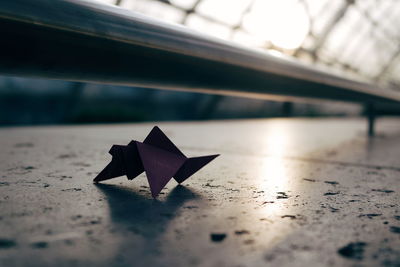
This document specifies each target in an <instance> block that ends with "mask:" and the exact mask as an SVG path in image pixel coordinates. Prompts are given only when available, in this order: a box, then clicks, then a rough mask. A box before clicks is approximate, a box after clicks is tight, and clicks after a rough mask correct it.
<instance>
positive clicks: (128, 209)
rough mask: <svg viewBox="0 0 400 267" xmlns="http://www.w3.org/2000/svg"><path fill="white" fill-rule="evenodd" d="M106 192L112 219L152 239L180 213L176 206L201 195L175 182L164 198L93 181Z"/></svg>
mask: <svg viewBox="0 0 400 267" xmlns="http://www.w3.org/2000/svg"><path fill="white" fill-rule="evenodd" d="M96 186H97V188H98V189H99V190H100V191H101V192H102V193H103V194H104V195H105V196H106V199H107V201H108V205H109V208H110V218H111V221H112V223H114V224H117V225H118V226H120V227H125V229H126V230H128V231H130V232H134V233H135V234H138V235H141V236H143V237H145V238H147V239H155V238H157V237H158V235H160V234H162V233H163V232H164V231H165V228H166V226H167V224H168V223H169V222H170V221H171V220H172V219H174V218H175V217H176V216H177V215H179V209H180V208H181V207H182V206H183V205H184V204H185V202H187V201H189V200H194V199H198V198H200V196H199V195H198V194H196V193H194V192H193V191H192V190H190V189H188V188H186V187H184V186H181V185H178V186H176V187H175V188H174V189H173V190H172V191H171V192H170V194H169V195H168V197H167V199H166V200H165V201H159V200H155V199H150V198H148V197H146V196H143V195H140V194H138V193H137V192H135V191H132V190H130V189H129V188H126V187H121V186H117V185H107V184H96Z"/></svg>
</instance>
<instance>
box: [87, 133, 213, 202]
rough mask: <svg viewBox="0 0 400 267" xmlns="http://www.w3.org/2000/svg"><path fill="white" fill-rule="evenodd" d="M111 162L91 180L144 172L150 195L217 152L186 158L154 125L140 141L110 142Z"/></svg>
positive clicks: (183, 178) (184, 176) (180, 178)
mask: <svg viewBox="0 0 400 267" xmlns="http://www.w3.org/2000/svg"><path fill="white" fill-rule="evenodd" d="M109 153H110V154H111V155H112V160H111V162H110V163H109V164H108V165H107V166H106V167H105V168H104V169H103V170H102V171H101V172H100V173H99V174H98V175H97V176H96V178H94V182H95V183H98V182H100V181H104V180H108V179H112V178H115V177H119V176H123V175H126V176H127V177H128V179H129V180H132V179H133V178H135V177H137V176H138V175H139V174H141V173H142V172H146V176H147V180H148V182H149V185H150V190H151V195H152V196H153V197H156V196H157V195H158V194H159V193H160V191H161V190H162V189H163V188H164V186H165V185H166V184H167V183H168V182H169V181H170V180H171V179H172V178H174V179H175V180H176V181H177V182H178V183H182V182H183V181H185V180H186V179H187V178H189V177H190V176H192V175H193V174H194V173H195V172H197V171H198V170H200V169H201V168H202V167H204V166H205V165H207V164H208V163H209V162H210V161H212V160H213V159H215V158H216V157H218V156H219V155H210V156H202V157H194V158H187V157H186V156H185V155H184V154H183V153H182V152H181V151H180V150H179V149H178V148H177V147H176V146H175V145H174V143H172V142H171V140H169V139H168V137H167V136H166V135H165V134H164V133H163V132H162V131H161V130H160V128H158V127H157V126H155V127H154V128H153V129H152V130H151V132H150V133H149V135H148V136H147V137H146V139H145V140H144V141H143V142H139V141H131V142H130V143H129V144H128V145H126V146H124V145H113V146H112V147H111V149H110V151H109Z"/></svg>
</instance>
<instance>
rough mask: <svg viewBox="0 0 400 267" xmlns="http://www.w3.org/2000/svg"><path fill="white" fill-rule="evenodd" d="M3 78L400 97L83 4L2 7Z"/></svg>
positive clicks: (47, 0) (287, 96)
mask: <svg viewBox="0 0 400 267" xmlns="http://www.w3.org/2000/svg"><path fill="white" fill-rule="evenodd" d="M0 36H1V42H0V59H1V60H0V73H1V74H5V75H14V76H27V77H43V78H51V79H63V80H72V81H86V82H100V83H110V84H120V85H134V86H140V87H150V88H160V89H170V90H184V91H195V92H204V93H213V94H222V95H236V96H243V97H252V98H262V99H272V100H282V101H288V100H289V101H297V100H304V99H307V100H308V99H314V100H338V101H347V102H356V103H361V104H367V105H368V106H369V111H370V112H369V114H370V116H369V119H370V120H369V121H370V123H369V125H370V128H369V133H370V134H371V135H372V134H373V118H374V117H375V116H374V112H373V105H374V104H376V103H382V102H387V103H400V94H398V93H395V92H393V91H390V90H387V89H384V88H379V87H377V86H376V85H374V84H369V83H365V82H361V81H355V80H350V79H346V78H343V77H339V76H336V75H332V74H330V73H327V72H323V71H320V70H317V69H314V68H311V67H308V66H306V65H303V64H300V63H297V62H295V61H291V60H286V59H282V58H277V57H274V56H271V55H269V54H267V53H265V52H263V51H259V50H253V49H248V48H245V47H241V46H238V45H236V44H233V43H230V42H225V41H222V40H219V39H216V38H212V37H209V36H206V35H203V34H199V33H195V32H193V31H190V30H188V29H187V28H185V27H182V26H178V25H170V24H166V23H162V22H160V21H157V20H155V19H151V18H148V17H144V16H141V15H139V14H135V13H132V12H129V11H126V10H124V9H121V8H118V7H114V6H109V5H104V4H99V3H95V2H91V1H78V0H57V1H55V0H35V1H31V0H14V1H2V2H0Z"/></svg>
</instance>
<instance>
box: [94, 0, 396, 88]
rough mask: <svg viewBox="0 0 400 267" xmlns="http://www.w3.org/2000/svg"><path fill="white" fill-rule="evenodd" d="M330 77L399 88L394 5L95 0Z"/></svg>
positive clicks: (376, 0) (390, 1)
mask: <svg viewBox="0 0 400 267" xmlns="http://www.w3.org/2000/svg"><path fill="white" fill-rule="evenodd" d="M99 1H101V2H105V3H109V4H118V5H120V6H121V7H123V8H126V9H129V10H132V11H135V12H140V13H142V14H146V15H149V16H152V17H155V18H157V19H161V20H164V21H167V22H174V23H181V24H184V25H186V26H188V27H190V28H192V29H194V30H196V31H200V32H204V33H206V34H210V35H213V36H216V37H218V38H222V39H226V40H232V41H234V42H238V43H240V44H243V45H246V46H250V47H258V48H263V49H266V50H268V51H271V52H274V53H276V52H279V53H283V54H286V55H289V56H292V57H296V58H298V60H301V61H304V62H306V63H309V64H314V65H316V66H324V67H328V68H330V71H331V72H333V73H341V74H345V75H351V76H353V77H358V78H361V79H366V80H370V81H374V82H379V83H382V84H384V85H389V86H391V87H396V86H398V84H400V82H399V81H400V66H399V64H400V29H399V28H400V1H397V0H335V1H332V0H99Z"/></svg>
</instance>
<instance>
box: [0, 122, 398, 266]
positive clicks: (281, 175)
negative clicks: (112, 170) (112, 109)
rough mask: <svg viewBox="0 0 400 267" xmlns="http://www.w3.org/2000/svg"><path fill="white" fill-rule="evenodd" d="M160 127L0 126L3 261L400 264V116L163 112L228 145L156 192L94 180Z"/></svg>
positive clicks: (183, 143) (206, 150) (176, 136)
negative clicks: (372, 119) (121, 150)
mask: <svg viewBox="0 0 400 267" xmlns="http://www.w3.org/2000/svg"><path fill="white" fill-rule="evenodd" d="M154 125H155V124H150V123H147V124H125V125H92V126H61V127H21V128H2V129H0V144H1V150H0V170H1V173H0V207H1V209H0V229H1V231H0V266H55V265H57V266H400V204H399V203H400V202H399V200H400V193H399V192H400V119H381V120H379V121H378V125H377V129H378V134H377V136H376V137H375V138H374V139H371V140H368V139H367V138H366V137H365V128H366V122H365V121H364V120H362V119H270V120H235V121H218V122H201V123H199V122H196V123H159V124H157V125H159V126H160V127H161V129H163V130H164V131H165V132H166V134H167V135H168V136H169V137H170V138H171V139H172V141H173V142H174V143H176V144H177V145H178V147H179V148H181V149H182V151H183V152H184V153H185V154H187V155H188V156H200V155H203V154H213V153H220V154H221V156H220V157H219V158H217V159H216V160H214V161H213V162H211V163H210V164H209V165H207V166H206V167H205V168H204V169H202V170H200V171H199V172H198V173H196V174H195V175H194V176H192V177H191V178H189V179H188V180H187V181H186V182H184V184H183V186H177V184H176V182H175V181H172V180H171V182H170V183H169V184H168V185H167V187H166V188H165V189H164V190H163V191H162V192H161V194H160V196H159V197H158V198H157V199H156V200H154V199H152V197H151V195H150V190H149V188H148V184H147V180H146V177H145V175H144V174H142V175H140V176H139V177H138V178H136V179H134V180H133V181H128V180H127V179H126V178H125V177H120V178H116V179H113V180H109V181H107V182H104V183H103V184H99V185H95V184H93V183H92V179H93V178H94V177H95V176H96V174H97V173H98V172H99V171H100V170H102V168H103V167H104V166H105V165H106V164H107V163H108V162H109V160H110V159H111V156H110V155H109V154H107V152H108V150H109V148H110V147H111V145H112V144H127V143H129V141H130V140H131V139H136V140H143V138H144V137H145V136H146V135H147V133H148V132H149V131H150V130H151V128H152V127H153V126H154Z"/></svg>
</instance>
